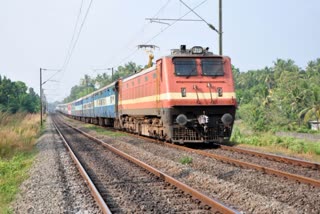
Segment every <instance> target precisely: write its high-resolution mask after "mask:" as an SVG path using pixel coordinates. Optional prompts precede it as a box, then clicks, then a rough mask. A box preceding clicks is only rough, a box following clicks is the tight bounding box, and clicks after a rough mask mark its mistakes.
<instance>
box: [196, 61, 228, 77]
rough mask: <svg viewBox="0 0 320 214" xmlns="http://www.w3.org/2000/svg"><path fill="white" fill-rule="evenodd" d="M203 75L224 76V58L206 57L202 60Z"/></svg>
mask: <svg viewBox="0 0 320 214" xmlns="http://www.w3.org/2000/svg"><path fill="white" fill-rule="evenodd" d="M201 67H202V75H204V76H223V75H224V71H223V60H222V58H206V59H202V60H201Z"/></svg>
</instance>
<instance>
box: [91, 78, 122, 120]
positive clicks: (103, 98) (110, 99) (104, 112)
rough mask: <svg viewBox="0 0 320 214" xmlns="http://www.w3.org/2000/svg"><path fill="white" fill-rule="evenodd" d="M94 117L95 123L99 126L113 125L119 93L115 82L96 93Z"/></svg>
mask: <svg viewBox="0 0 320 214" xmlns="http://www.w3.org/2000/svg"><path fill="white" fill-rule="evenodd" d="M93 96H94V117H95V119H94V120H95V121H93V123H96V124H99V125H113V121H114V118H115V117H116V112H117V104H118V93H117V91H116V88H115V82H114V83H111V84H110V85H107V86H105V87H103V88H101V89H99V90H97V91H95V92H94V94H93Z"/></svg>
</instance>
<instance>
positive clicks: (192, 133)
mask: <svg viewBox="0 0 320 214" xmlns="http://www.w3.org/2000/svg"><path fill="white" fill-rule="evenodd" d="M229 133H230V132H229V131H228V130H224V127H223V126H219V127H215V128H208V130H207V132H206V133H204V131H201V132H200V133H199V131H198V132H197V131H196V130H194V129H192V128H186V127H174V128H173V135H172V141H173V142H181V143H184V142H213V141H217V140H218V139H219V138H223V137H229Z"/></svg>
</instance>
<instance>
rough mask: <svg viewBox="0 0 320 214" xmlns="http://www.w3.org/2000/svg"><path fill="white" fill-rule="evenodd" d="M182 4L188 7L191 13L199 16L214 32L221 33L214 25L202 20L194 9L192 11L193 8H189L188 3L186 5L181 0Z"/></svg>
mask: <svg viewBox="0 0 320 214" xmlns="http://www.w3.org/2000/svg"><path fill="white" fill-rule="evenodd" d="M180 2H181V3H182V4H183V5H184V6H186V7H187V8H189V10H191V12H193V13H194V14H196V16H198V17H199V18H200V19H201V20H202V21H204V22H205V23H206V24H207V25H208V26H209V27H210V28H211V29H212V30H214V31H216V32H217V33H220V32H219V31H218V30H217V29H216V28H215V27H214V26H213V25H212V24H210V23H208V22H207V21H206V20H205V19H204V18H202V17H201V16H200V15H199V14H198V13H196V11H194V9H192V8H191V7H189V6H188V5H187V4H186V3H184V2H183V1H182V0H180Z"/></svg>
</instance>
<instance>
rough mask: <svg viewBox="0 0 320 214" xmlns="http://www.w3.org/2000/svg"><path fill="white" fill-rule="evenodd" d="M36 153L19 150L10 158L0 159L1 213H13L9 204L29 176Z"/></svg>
mask: <svg viewBox="0 0 320 214" xmlns="http://www.w3.org/2000/svg"><path fill="white" fill-rule="evenodd" d="M35 154H36V153H35V152H28V153H23V152H21V153H20V152H19V153H17V154H16V155H15V156H14V157H13V158H12V159H10V160H2V159H0V211H1V212H0V213H11V210H10V208H8V205H9V204H10V202H11V201H13V200H14V198H15V195H16V194H17V192H18V191H19V186H20V184H21V183H22V182H23V181H24V180H25V179H27V178H28V170H29V169H30V167H31V165H32V163H33V160H34V157H35Z"/></svg>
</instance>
